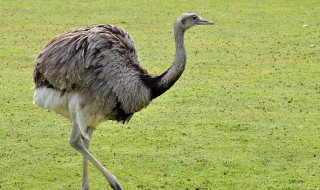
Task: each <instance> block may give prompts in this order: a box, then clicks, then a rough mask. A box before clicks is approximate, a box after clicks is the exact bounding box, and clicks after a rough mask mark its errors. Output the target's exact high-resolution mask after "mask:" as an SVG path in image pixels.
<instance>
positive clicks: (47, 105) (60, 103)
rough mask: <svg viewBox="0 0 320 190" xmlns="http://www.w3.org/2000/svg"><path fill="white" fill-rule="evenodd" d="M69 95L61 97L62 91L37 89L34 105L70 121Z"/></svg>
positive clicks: (44, 88)
mask: <svg viewBox="0 0 320 190" xmlns="http://www.w3.org/2000/svg"><path fill="white" fill-rule="evenodd" d="M69 98H70V96H69V94H67V93H65V94H64V95H63V96H61V91H59V90H55V89H53V88H46V87H42V88H36V89H35V92H34V95H33V103H34V104H36V105H38V106H40V107H42V108H44V109H48V110H50V111H54V112H56V113H58V114H60V115H62V116H64V117H66V118H69V119H70V113H69V109H68V99H69Z"/></svg>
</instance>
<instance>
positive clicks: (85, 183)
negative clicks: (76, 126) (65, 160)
mask: <svg viewBox="0 0 320 190" xmlns="http://www.w3.org/2000/svg"><path fill="white" fill-rule="evenodd" d="M93 131H94V128H92V127H88V130H87V132H88V135H89V137H90V139H86V138H82V140H83V142H84V145H85V147H86V148H87V149H88V150H89V145H90V141H91V137H92V133H93ZM88 171H89V169H88V159H87V158H86V157H85V156H83V175H82V190H89V176H88Z"/></svg>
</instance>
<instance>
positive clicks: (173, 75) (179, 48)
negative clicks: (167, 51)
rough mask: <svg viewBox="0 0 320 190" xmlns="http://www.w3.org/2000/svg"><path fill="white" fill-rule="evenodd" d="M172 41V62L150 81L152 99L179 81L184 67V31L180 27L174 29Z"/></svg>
mask: <svg viewBox="0 0 320 190" xmlns="http://www.w3.org/2000/svg"><path fill="white" fill-rule="evenodd" d="M174 39H175V55H174V62H173V64H172V65H171V66H170V67H169V69H168V70H166V71H165V72H164V73H163V74H161V75H160V76H157V77H154V78H153V81H152V83H153V84H152V87H151V91H152V97H151V98H156V97H158V96H160V95H161V94H163V93H164V92H166V91H167V90H169V89H170V88H171V87H172V86H173V85H174V83H175V82H176V81H177V80H178V79H179V77H180V76H181V74H182V73H183V71H184V68H185V65H186V59H187V56H186V50H185V47H184V31H183V29H182V28H180V27H176V26H175V27H174Z"/></svg>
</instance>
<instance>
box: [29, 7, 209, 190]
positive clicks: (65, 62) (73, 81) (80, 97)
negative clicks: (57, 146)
mask: <svg viewBox="0 0 320 190" xmlns="http://www.w3.org/2000/svg"><path fill="white" fill-rule="evenodd" d="M210 24H213V22H209V21H206V20H204V19H203V18H202V17H200V16H198V15H196V14H194V13H185V14H182V16H180V17H179V18H178V19H177V20H176V21H175V23H174V39H175V56H174V62H173V64H172V65H171V67H170V68H169V69H168V70H166V71H165V72H164V73H163V74H161V75H159V76H151V75H150V74H148V72H147V71H145V70H144V69H142V68H141V67H140V61H139V58H138V55H137V52H136V48H135V47H134V44H133V38H132V37H131V36H130V35H129V34H128V33H127V32H126V31H124V30H123V29H121V28H118V27H116V26H113V25H96V26H91V27H81V28H75V29H71V30H68V31H66V32H64V33H62V34H60V35H58V36H57V37H55V38H54V39H53V40H52V41H51V42H49V43H48V44H47V45H46V46H45V47H44V48H43V49H42V51H41V52H40V54H39V55H38V57H37V59H36V61H35V68H34V73H33V77H34V83H35V92H34V97H33V101H34V104H36V105H38V106H40V107H42V108H44V109H48V110H51V111H54V112H56V113H58V114H60V115H62V116H64V117H66V118H68V119H70V120H71V121H72V125H73V126H72V130H71V135H70V139H69V142H70V145H71V146H72V147H73V148H74V149H76V150H78V151H79V152H81V153H82V155H83V177H82V189H83V190H84V189H89V179H88V160H89V161H90V162H91V163H92V164H93V165H94V166H95V167H96V168H97V169H98V170H99V171H100V172H101V173H102V174H103V175H104V177H105V178H106V179H107V181H108V182H109V184H110V186H111V187H112V189H114V190H122V189H123V188H122V187H121V185H120V183H119V182H118V180H117V179H116V177H115V176H114V175H112V174H111V173H110V172H109V171H108V170H107V169H106V168H104V167H103V166H102V165H101V164H100V162H98V160H97V159H96V158H95V157H94V156H93V155H92V154H91V153H90V152H89V144H90V140H91V136H92V133H93V131H94V129H95V128H96V126H98V124H99V123H101V122H103V121H106V120H116V121H120V122H124V123H125V122H128V121H129V120H130V118H131V117H132V115H133V114H134V113H135V112H137V111H140V110H141V109H142V108H144V107H146V106H147V105H148V104H149V103H150V102H151V100H152V99H154V98H156V97H158V96H159V95H161V94H163V93H164V92H166V91H167V90H168V89H169V88H170V87H172V85H173V84H174V83H175V82H176V81H177V80H178V79H179V77H180V76H181V74H182V72H183V70H184V68H185V64H186V50H185V47H184V33H185V31H186V30H187V29H189V28H190V27H192V26H195V25H210Z"/></svg>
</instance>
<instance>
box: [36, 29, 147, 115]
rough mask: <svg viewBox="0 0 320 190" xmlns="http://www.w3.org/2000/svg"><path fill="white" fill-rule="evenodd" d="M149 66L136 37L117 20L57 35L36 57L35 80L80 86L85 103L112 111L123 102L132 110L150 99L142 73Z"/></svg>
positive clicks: (38, 84)
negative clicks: (142, 59) (143, 60)
mask: <svg viewBox="0 0 320 190" xmlns="http://www.w3.org/2000/svg"><path fill="white" fill-rule="evenodd" d="M144 72H145V71H144V70H142V69H141V68H140V66H139V58H138V56H137V53H136V49H135V47H134V45H133V38H132V37H131V36H130V35H129V34H128V33H127V32H125V31H124V30H123V29H120V28H117V27H115V26H112V25H97V26H93V27H83V28H77V29H72V30H69V31H66V32H65V33H62V34H61V35H59V36H57V37H56V38H54V39H53V40H52V41H51V42H50V43H49V44H48V45H47V46H45V47H44V48H43V49H42V51H41V52H40V54H39V56H38V58H37V60H36V63H35V71H34V81H35V85H36V87H41V86H45V85H46V86H50V87H53V88H56V89H59V90H61V91H72V90H73V91H78V92H79V93H80V95H81V96H82V97H83V99H84V100H83V102H82V104H83V106H97V107H98V108H99V109H103V111H104V112H106V113H107V112H110V111H112V110H111V109H114V108H115V107H116V106H118V105H121V109H123V110H124V111H125V113H128V114H129V113H134V112H136V111H139V110H140V109H142V108H143V107H145V106H146V105H147V104H148V103H149V102H150V90H149V88H148V87H147V86H145V85H144V83H143V82H142V81H141V77H140V76H141V74H143V73H144ZM119 103H120V104H119ZM98 108H97V109H98ZM106 109H109V110H106ZM100 111H101V110H100Z"/></svg>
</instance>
